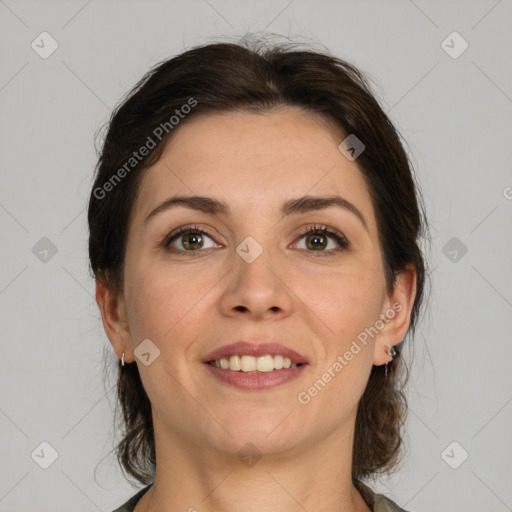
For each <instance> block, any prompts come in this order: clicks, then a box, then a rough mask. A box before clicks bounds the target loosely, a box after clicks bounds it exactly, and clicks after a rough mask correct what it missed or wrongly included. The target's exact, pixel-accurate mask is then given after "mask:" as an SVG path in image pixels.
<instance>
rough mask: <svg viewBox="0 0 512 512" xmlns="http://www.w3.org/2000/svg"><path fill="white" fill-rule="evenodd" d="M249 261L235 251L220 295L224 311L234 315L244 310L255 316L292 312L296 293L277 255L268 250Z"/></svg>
mask: <svg viewBox="0 0 512 512" xmlns="http://www.w3.org/2000/svg"><path fill="white" fill-rule="evenodd" d="M249 261H251V260H250V259H248V260H247V261H246V260H245V259H244V258H243V257H242V256H240V255H239V254H238V253H234V254H233V266H232V270H233V271H232V272H230V274H229V275H228V277H227V283H228V284H227V286H226V290H225V292H224V293H223V296H222V299H221V307H222V310H223V312H224V313H225V314H226V315H231V316H232V315H234V314H238V315H240V314H241V313H244V314H245V315H247V316H250V317H252V318H254V319H264V318H267V317H268V318H277V317H285V316H287V315H289V314H290V311H291V307H292V304H293V296H294V295H293V292H292V291H291V288H290V285H289V283H287V276H286V268H285V267H284V266H283V265H277V257H272V254H271V253H270V251H267V250H263V252H261V254H260V255H259V256H258V257H257V258H256V259H254V260H253V261H251V262H250V263H249Z"/></svg>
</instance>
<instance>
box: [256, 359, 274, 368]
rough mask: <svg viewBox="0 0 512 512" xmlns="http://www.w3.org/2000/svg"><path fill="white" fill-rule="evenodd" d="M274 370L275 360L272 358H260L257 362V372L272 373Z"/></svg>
mask: <svg viewBox="0 0 512 512" xmlns="http://www.w3.org/2000/svg"><path fill="white" fill-rule="evenodd" d="M273 369H274V358H273V357H272V356H260V357H258V359H257V361H256V370H258V371H259V372H271V371H272V370H273Z"/></svg>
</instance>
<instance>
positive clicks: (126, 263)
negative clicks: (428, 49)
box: [88, 43, 426, 512]
mask: <svg viewBox="0 0 512 512" xmlns="http://www.w3.org/2000/svg"><path fill="white" fill-rule="evenodd" d="M421 204H422V203H421V195H420V192H419V190H418V188H417V186H416V184H415V180H414V177H413V174H412V170H411V167H410V165H409V162H408V158H407V156H406V153H405V151H404V149H403V147H402V144H401V142H400V139H399V135H398V134H397V132H396V130H395V129H394V127H393V125H392V124H391V122H390V121H389V119H388V118H387V116H386V115H385V114H384V112H383V111H382V109H381V108H380V106H379V105H378V103H377V101H376V100H375V98H374V97H373V95H372V93H371V91H370V88H369V86H368V84H367V81H366V79H365V77H364V76H363V75H362V74H361V73H360V72H359V71H358V70H357V69H356V68H355V67H353V66H351V65H349V64H348V63H346V62H344V61H342V60H340V59H337V58H335V57H334V56H331V55H329V54H327V53H317V52H313V51H311V50H302V49H297V48H294V47H293V45H289V46H288V47H287V46H283V45H281V46H268V47H266V48H265V47H264V45H260V46H259V47H256V46H254V47H253V48H247V47H245V46H241V45H238V44H227V43H212V44H208V45H205V46H202V47H197V48H194V49H192V50H190V51H187V52H185V53H183V54H181V55H179V56H177V57H175V58H172V59H169V60H167V61H165V62H163V63H161V64H160V65H158V66H157V67H155V68H154V69H152V70H151V71H150V72H149V73H148V74H147V75H146V76H145V77H144V78H143V79H142V80H141V81H140V82H139V83H138V84H137V86H136V87H135V88H134V90H133V91H132V92H131V93H130V94H129V95H128V97H127V98H125V100H124V101H123V103H122V104H121V105H120V106H118V107H117V108H116V110H115V112H114V113H113V115H112V117H111V119H110V122H109V126H108V133H107V135H106V137H105V141H104V144H103V148H102V152H101V155H100V158H99V161H98V166H97V173H96V179H95V183H94V185H93V189H92V193H91V197H90V203H89V211H88V220H89V228H90V239H89V257H90V264H91V269H92V272H93V274H94V277H95V279H96V300H97V302H98V305H99V308H100V310H101V314H102V319H103V325H104V328H105V331H106V333H107V335H108V338H109V340H110V342H111V344H112V347H113V350H114V351H115V353H116V355H117V357H119V359H120V362H119V379H118V386H117V392H118V399H119V404H120V407H121V411H122V413H123V424H124V430H125V432H124V437H123V439H122V441H121V442H120V443H119V445H118V446H117V454H118V458H119V461H120V463H121V466H122V468H123V469H124V470H125V471H126V472H127V473H128V474H129V475H131V476H132V477H134V478H135V479H136V480H137V481H138V482H140V483H142V484H144V485H145V487H144V488H143V489H142V490H140V491H139V492H138V493H137V494H136V495H134V496H133V497H132V498H131V499H130V500H129V501H128V502H126V503H125V504H124V505H123V506H121V507H120V508H118V509H117V512H121V511H124V512H126V511H135V512H148V511H149V512H164V511H166V512H167V511H176V510H188V511H194V510H197V511H201V512H203V511H227V512H230V511H239V510H244V511H274V510H275V511H280V512H283V511H284V512H286V511H292V510H293V511H295V510H300V509H302V510H308V511H320V510H321V511H339V510H343V511H346V512H355V511H358V512H362V511H365V512H368V511H370V510H371V511H374V512H382V511H401V510H403V509H402V508H400V507H399V506H398V505H397V504H396V503H394V502H393V501H392V500H390V499H388V498H386V497H385V496H383V495H380V494H376V493H374V492H373V491H372V490H371V488H370V487H369V486H368V485H366V484H365V483H363V482H362V480H363V479H367V478H372V477H373V478H374V477H375V476H376V475H377V474H379V473H384V472H387V473H388V474H389V473H391V471H392V470H395V469H396V467H397V465H398V462H399V459H400V455H401V453H400V452H401V447H402V437H401V428H402V425H403V422H404V420H405V413H406V400H405V396H404V394H403V393H402V388H403V385H404V383H405V381H406V380H407V378H406V376H407V371H406V367H405V366H404V365H403V361H402V358H401V354H400V352H401V351H400V347H401V346H402V343H403V341H404V338H405V337H406V335H412V334H413V332H414V328H415V325H416V323H417V319H418V316H419V313H420V306H421V304H422V298H423V295H424V284H425V263H424V259H423V256H422V253H421V250H420V248H419V239H420V237H421V236H422V235H423V234H424V233H425V228H426V222H425V219H424V213H423V208H422V206H421ZM404 373H405V375H404Z"/></svg>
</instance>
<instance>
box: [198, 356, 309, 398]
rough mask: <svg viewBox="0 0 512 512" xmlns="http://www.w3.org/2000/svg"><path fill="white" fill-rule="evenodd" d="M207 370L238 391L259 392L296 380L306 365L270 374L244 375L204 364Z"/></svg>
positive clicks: (274, 371)
mask: <svg viewBox="0 0 512 512" xmlns="http://www.w3.org/2000/svg"><path fill="white" fill-rule="evenodd" d="M204 364H205V366H206V367H207V368H208V370H209V371H210V372H211V373H212V374H213V375H214V376H215V377H216V378H218V379H219V380H221V381H222V382H225V383H227V384H230V385H231V386H233V387H235V388H238V389H247V390H253V391H261V390H264V389H272V388H275V387H277V386H280V385H281V384H285V383H286V382H290V381H292V380H294V379H296V378H297V377H298V376H299V375H300V374H301V373H302V372H303V371H304V369H305V368H306V366H307V364H301V365H300V366H296V367H295V368H286V369H282V370H272V371H271V372H261V373H246V372H242V371H239V372H234V371H232V370H223V369H222V368H217V367H216V366H212V365H211V364H208V363H204Z"/></svg>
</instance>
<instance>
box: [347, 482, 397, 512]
mask: <svg viewBox="0 0 512 512" xmlns="http://www.w3.org/2000/svg"><path fill="white" fill-rule="evenodd" d="M354 485H355V486H356V488H357V490H358V491H359V492H360V493H361V496H362V497H363V499H364V500H365V501H366V503H367V504H368V506H369V507H370V508H371V510H372V512H407V510H405V509H403V508H401V507H400V506H398V505H397V504H396V503H395V502H394V501H393V500H391V499H389V498H388V497H387V496H384V494H377V493H375V492H374V491H373V490H372V489H371V488H370V487H368V486H367V485H365V484H363V482H361V481H358V480H354Z"/></svg>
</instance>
